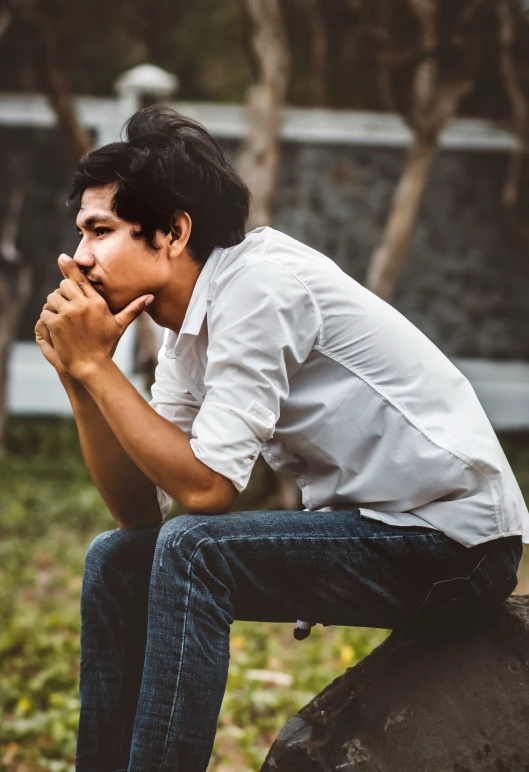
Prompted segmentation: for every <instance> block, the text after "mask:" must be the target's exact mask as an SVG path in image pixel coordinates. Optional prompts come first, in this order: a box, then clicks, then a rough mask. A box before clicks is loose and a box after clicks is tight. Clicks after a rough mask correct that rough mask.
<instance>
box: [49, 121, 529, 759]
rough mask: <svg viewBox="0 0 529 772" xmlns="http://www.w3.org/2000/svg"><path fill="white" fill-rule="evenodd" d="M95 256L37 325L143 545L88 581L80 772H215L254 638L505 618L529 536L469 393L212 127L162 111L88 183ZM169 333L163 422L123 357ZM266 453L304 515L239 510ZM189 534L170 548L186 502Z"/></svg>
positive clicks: (85, 204) (114, 148) (160, 396)
mask: <svg viewBox="0 0 529 772" xmlns="http://www.w3.org/2000/svg"><path fill="white" fill-rule="evenodd" d="M72 200H74V201H78V202H79V203H80V207H79V213H78V218H77V226H78V229H79V236H80V244H79V247H78V249H77V251H76V253H75V255H74V258H73V259H69V258H67V257H65V256H61V258H60V259H59V266H60V268H61V271H62V273H63V275H64V277H65V278H64V280H63V281H62V282H61V284H60V287H59V288H58V289H57V290H56V291H55V292H53V293H52V294H51V295H49V296H48V299H47V303H46V305H45V306H44V309H43V311H42V314H41V317H40V320H39V321H38V323H37V325H36V328H35V329H36V337H37V341H38V343H39V345H40V347H41V349H42V352H43V354H44V356H45V357H46V358H47V359H48V360H49V361H50V362H51V363H52V364H53V366H54V367H55V368H56V369H57V371H58V373H59V375H60V378H61V381H62V383H63V385H64V387H65V389H66V391H67V392H68V395H69V398H70V401H71V404H72V407H73V411H74V414H75V419H76V421H77V426H78V430H79V437H80V442H81V447H82V451H83V455H84V458H85V461H86V464H87V466H88V468H89V470H90V473H91V475H92V478H93V480H94V482H95V484H96V486H97V487H98V489H99V490H100V492H101V495H102V496H103V498H104V500H105V502H106V503H107V505H108V507H109V509H110V511H111V513H112V515H113V516H114V518H115V519H116V521H117V523H118V525H119V528H116V529H115V530H112V531H109V532H107V533H104V534H101V535H100V536H99V537H97V538H96V539H95V541H94V542H93V544H92V545H91V546H90V548H89V550H88V554H87V558H86V566H85V575H84V582H83V591H82V600H81V615H82V631H81V717H80V726H79V737H78V749H77V770H78V771H79V772H111V771H112V772H115V771H116V770H125V769H128V770H129V772H140V771H141V772H150V771H151V770H152V772H163V771H166V770H167V771H168V770H172V771H174V770H178V772H199V771H200V772H203V771H204V770H206V768H207V765H208V760H209V758H210V755H211V750H212V745H213V740H214V736H215V728H216V722H217V717H218V713H219V710H220V705H221V702H222V698H223V694H224V689H225V684H226V677H227V670H228V660H229V631H230V625H231V623H232V621H233V620H234V619H249V620H256V621H259V620H274V621H284V622H295V621H296V620H297V619H298V620H303V621H298V631H297V633H298V637H301V634H303V631H304V632H305V633H306V632H307V630H310V625H311V623H312V624H314V623H318V622H320V623H323V624H341V625H359V626H373V627H384V628H394V627H398V626H400V625H403V624H406V623H409V622H411V621H414V620H415V621H417V620H418V619H426V617H427V615H428V614H433V615H436V614H437V613H441V612H443V613H448V612H451V613H452V614H455V612H456V611H457V612H458V613H459V614H468V613H474V612H476V613H479V612H480V611H483V610H485V609H491V608H498V607H499V606H500V605H501V603H502V602H503V601H504V600H505V599H506V598H507V597H508V595H509V594H510V593H511V592H512V590H513V589H514V587H515V586H516V569H517V566H518V563H519V560H520V556H521V551H522V536H523V538H524V540H525V541H527V540H528V534H529V527H528V526H529V516H528V513H527V509H526V507H525V505H524V502H523V499H522V496H521V493H520V490H519V487H518V485H517V483H516V480H515V479H514V476H513V474H512V471H511V469H510V467H509V464H508V462H507V460H506V458H505V456H504V454H503V452H502V449H501V447H500V445H499V443H498V440H497V438H496V436H495V434H494V432H493V430H492V428H491V426H490V423H489V422H488V420H487V418H486V417H485V414H484V412H483V410H482V408H481V406H480V404H479V402H478V400H477V398H476V396H475V394H474V392H473V390H472V388H471V387H470V385H469V383H468V381H467V380H466V379H465V378H464V377H463V376H462V375H461V373H459V371H458V370H457V369H456V368H455V367H454V366H453V365H452V364H451V363H450V362H449V361H448V360H447V359H446V358H445V357H444V356H443V355H442V354H441V352H439V351H438V349H437V348H436V347H435V346H434V345H433V344H432V343H431V342H430V341H429V340H428V339H427V338H426V337H425V336H424V335H422V334H421V333H420V332H419V331H418V330H417V329H416V328H415V327H414V326H413V325H412V324H411V323H410V322H408V321H407V320H406V319H405V318H404V317H402V316H401V315H400V314H399V313H398V312H397V311H396V310H395V309H393V308H392V307H391V306H389V305H388V304H386V303H385V302H383V301H382V300H380V299H379V298H377V297H375V296H374V295H373V294H372V293H370V292H368V291H367V290H366V289H365V288H363V287H362V286H361V285H359V284H358V283H356V282H355V281H354V280H353V279H351V278H350V277H348V276H347V275H346V274H344V273H343V272H342V271H341V270H340V269H339V268H338V267H337V266H336V265H335V264H334V263H333V262H332V261H331V260H330V259H328V258H327V257H324V256H323V255H321V254H319V253H317V252H315V251H314V250H312V249H310V248H309V247H307V246H305V245H303V244H301V243H299V242H297V241H295V240H294V239H291V238H289V237H287V236H286V235H284V234H282V233H279V232H277V231H275V230H273V229H271V228H256V229H255V230H253V231H251V232H250V233H248V234H246V235H245V233H244V223H245V220H246V216H247V213H248V192H247V189H246V188H245V186H244V184H243V183H242V181H241V180H240V178H239V177H238V176H237V174H236V172H235V171H234V170H233V169H232V168H231V166H230V165H229V164H228V162H227V161H226V159H225V158H224V156H223V154H222V151H221V150H220V148H219V147H218V145H217V144H216V143H215V141H214V140H213V139H212V138H211V137H210V136H209V135H208V133H207V132H206V131H205V130H204V129H203V128H202V127H201V126H199V125H198V124H195V123H194V122H193V121H191V120H189V119H187V118H184V117H183V116H180V115H178V114H177V113H175V112H172V111H170V110H167V109H162V108H158V107H151V108H148V109H146V110H143V111H141V112H139V113H137V114H136V115H134V116H133V117H132V119H131V120H130V122H129V124H128V137H127V140H126V141H124V142H118V143H114V144H112V145H108V146H106V147H103V148H101V149H99V150H96V151H94V152H92V153H91V154H89V155H88V156H87V157H85V158H84V159H83V160H82V161H81V163H80V166H79V171H78V173H77V174H76V176H75V178H74V187H73V194H72ZM142 311H146V312H147V313H148V314H149V315H150V316H151V317H152V319H153V320H154V321H155V322H157V323H158V324H160V325H161V326H162V327H164V328H165V336H164V343H163V346H162V348H161V351H160V355H159V364H158V367H157V370H156V382H155V384H154V386H153V389H152V401H151V402H150V404H148V403H147V402H145V401H144V400H143V398H142V397H141V396H140V395H139V394H138V393H137V392H136V390H135V389H134V388H133V386H132V385H131V384H130V383H129V382H128V381H127V379H126V378H125V377H124V376H123V374H122V373H121V372H120V371H119V369H118V368H117V366H116V365H115V364H114V363H113V361H112V355H113V353H114V350H115V348H116V345H117V342H118V340H119V338H120V336H121V335H122V334H123V331H124V330H125V329H126V327H127V326H128V325H129V324H130V323H131V322H132V320H133V319H134V318H135V317H136V316H137V315H138V314H139V313H141V312H142ZM259 453H262V454H263V456H264V458H265V460H266V461H267V462H268V463H269V464H270V465H271V466H272V467H273V468H274V469H277V470H278V471H281V472H283V473H285V474H288V475H290V476H292V477H294V478H295V479H296V481H297V483H298V485H299V486H300V488H301V489H302V492H303V502H304V506H305V507H306V508H307V509H306V510H305V511H303V512H284V511H275V512H230V513H229V514H226V513H227V512H228V510H232V509H236V506H234V502H235V499H236V496H237V493H238V492H239V491H242V490H243V489H244V488H245V486H246V485H247V483H248V480H249V477H250V474H251V471H252V468H253V466H254V464H255V461H256V459H257V457H258V455H259ZM172 499H175V500H176V501H178V502H180V505H181V507H182V509H183V511H184V512H185V513H186V514H184V515H182V516H180V517H177V518H174V519H172V520H170V521H168V522H166V523H165V524H163V525H162V519H163V518H165V517H166V516H167V513H168V511H169V507H170V504H171V500H172Z"/></svg>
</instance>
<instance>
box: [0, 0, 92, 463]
mask: <svg viewBox="0 0 529 772" xmlns="http://www.w3.org/2000/svg"><path fill="white" fill-rule="evenodd" d="M13 20H17V21H18V22H19V23H20V25H21V28H22V29H23V30H25V33H26V36H27V39H28V41H30V46H29V50H31V52H32V56H31V60H30V62H29V65H30V67H31V71H32V74H33V78H34V80H35V83H37V84H39V85H40V86H41V88H42V89H43V90H44V92H45V93H46V96H47V97H48V100H49V102H50V105H51V107H52V109H53V111H54V112H55V115H56V118H57V124H58V127H59V130H60V131H61V132H62V134H63V136H64V138H65V140H66V143H67V147H68V148H69V150H70V155H71V158H72V162H73V161H77V160H78V158H79V157H80V155H82V154H84V153H86V152H87V151H88V150H89V149H90V147H91V144H92V140H91V137H90V135H89V134H88V132H87V131H86V130H85V129H84V128H83V126H82V125H81V124H80V123H79V121H78V120H77V117H76V114H75V108H74V103H73V99H72V97H71V94H70V91H69V88H68V85H67V82H66V78H65V76H64V74H63V72H62V71H61V69H60V67H59V65H58V62H57V55H56V40H55V36H54V33H53V27H52V25H51V24H50V23H49V21H48V20H47V18H46V16H45V15H44V14H43V12H42V7H41V5H40V4H39V2H37V0H35V2H29V3H26V2H20V0H12V1H11V2H10V3H9V5H7V6H5V8H4V9H3V12H2V15H0V35H1V33H2V32H3V31H6V30H7V29H8V27H9V24H10V23H11V22H12V21H13ZM31 159H32V154H31V151H29V150H26V151H20V152H19V153H18V154H17V155H15V157H14V158H13V159H12V160H11V165H10V174H9V178H10V179H9V186H10V187H9V193H8V197H7V199H8V203H7V207H6V212H5V215H4V221H3V225H2V235H1V242H0V454H2V453H3V452H5V423H6V390H7V363H8V360H9V355H10V351H11V347H12V344H13V340H14V338H15V335H16V332H17V328H18V322H19V320H20V317H21V315H22V313H23V311H24V308H25V306H26V303H27V301H28V299H29V296H30V294H31V289H32V285H33V270H34V266H33V260H32V255H23V254H21V252H20V251H19V249H18V247H17V239H18V232H19V225H20V218H21V215H22V212H23V208H24V203H25V200H26V196H27V191H28V187H29V167H30V160H31Z"/></svg>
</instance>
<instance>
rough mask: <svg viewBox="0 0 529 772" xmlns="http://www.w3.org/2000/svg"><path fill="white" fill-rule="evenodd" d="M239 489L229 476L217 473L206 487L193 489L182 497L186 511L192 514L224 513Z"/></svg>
mask: <svg viewBox="0 0 529 772" xmlns="http://www.w3.org/2000/svg"><path fill="white" fill-rule="evenodd" d="M236 495H237V491H236V489H235V486H234V485H233V483H232V482H231V480H228V478H227V477H223V476H222V475H216V476H215V480H214V482H213V484H212V485H211V486H209V487H208V488H206V489H201V490H199V489H196V488H195V489H191V490H189V491H186V492H185V493H184V494H183V496H181V497H180V504H181V505H182V508H183V510H184V512H186V513H188V514H190V515H223V514H225V513H226V512H227V511H228V509H229V508H230V506H231V504H232V503H233V501H234V499H235V497H236Z"/></svg>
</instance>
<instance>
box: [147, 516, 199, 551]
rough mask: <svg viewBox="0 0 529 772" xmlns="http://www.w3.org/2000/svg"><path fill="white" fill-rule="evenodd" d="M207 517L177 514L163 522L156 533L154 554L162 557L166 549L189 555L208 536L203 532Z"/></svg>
mask: <svg viewBox="0 0 529 772" xmlns="http://www.w3.org/2000/svg"><path fill="white" fill-rule="evenodd" d="M206 526H207V517H205V516H204V517H200V516H197V515H179V516H178V517H175V518H173V519H172V520H169V522H167V523H165V524H164V525H163V526H162V527H161V529H160V533H159V534H158V541H157V544H156V556H157V557H159V558H160V559H162V556H163V554H164V553H165V552H167V550H169V551H171V552H173V553H175V552H177V553H178V554H180V555H185V556H187V557H189V558H190V557H191V556H192V555H193V554H194V553H195V552H196V549H197V547H198V546H199V545H200V543H201V542H202V541H203V540H204V539H206V540H207V539H208V538H209V536H208V535H207V533H206V532H205V527H206Z"/></svg>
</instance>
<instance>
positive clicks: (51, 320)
mask: <svg viewBox="0 0 529 772" xmlns="http://www.w3.org/2000/svg"><path fill="white" fill-rule="evenodd" d="M40 318H41V320H42V321H43V322H44V324H45V325H46V327H47V328H48V330H49V331H50V332H53V327H54V325H55V322H56V321H57V319H58V318H59V317H58V316H57V314H56V313H54V312H53V311H41V312H40Z"/></svg>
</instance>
